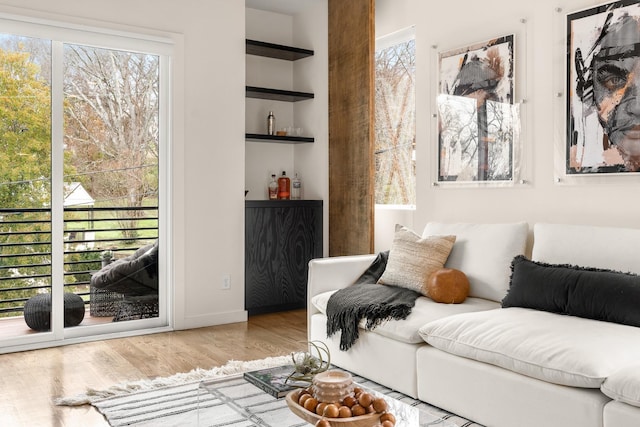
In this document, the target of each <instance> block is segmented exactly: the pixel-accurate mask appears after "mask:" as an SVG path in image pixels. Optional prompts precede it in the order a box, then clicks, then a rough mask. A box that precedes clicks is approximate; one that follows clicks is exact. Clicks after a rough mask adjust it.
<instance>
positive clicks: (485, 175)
mask: <svg viewBox="0 0 640 427" xmlns="http://www.w3.org/2000/svg"><path fill="white" fill-rule="evenodd" d="M514 50H515V35H514V34H509V35H506V36H501V37H497V38H494V39H491V40H486V41H483V42H479V43H474V44H472V45H469V46H465V47H462V48H458V49H453V50H448V51H444V52H440V53H439V54H438V78H439V81H438V95H437V99H436V104H437V111H438V182H459V183H460V182H462V183H464V182H475V183H477V182H493V183H498V182H513V179H514V170H513V169H514V144H515V143H516V140H517V139H518V138H519V130H520V118H519V109H518V106H517V105H516V104H515V103H514V97H515V56H514Z"/></svg>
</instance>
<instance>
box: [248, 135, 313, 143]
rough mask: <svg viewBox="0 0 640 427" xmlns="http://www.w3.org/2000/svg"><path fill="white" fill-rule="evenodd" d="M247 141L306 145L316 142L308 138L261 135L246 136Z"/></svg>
mask: <svg viewBox="0 0 640 427" xmlns="http://www.w3.org/2000/svg"><path fill="white" fill-rule="evenodd" d="M245 139H246V140H247V141H257V142H280V143H283V144H304V143H309V142H314V139H313V138H311V137H308V136H289V135H287V136H280V135H264V134H260V133H247V134H245Z"/></svg>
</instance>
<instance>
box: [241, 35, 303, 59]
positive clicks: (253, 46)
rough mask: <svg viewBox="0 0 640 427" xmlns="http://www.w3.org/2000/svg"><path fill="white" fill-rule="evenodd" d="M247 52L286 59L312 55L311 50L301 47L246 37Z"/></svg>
mask: <svg viewBox="0 0 640 427" xmlns="http://www.w3.org/2000/svg"><path fill="white" fill-rule="evenodd" d="M247 54H248V55H256V56H265V57H267V58H276V59H284V60H287V61H296V60H298V59H302V58H307V57H309V56H313V51H312V50H309V49H301V48H298V47H291V46H284V45H281V44H274V43H267V42H260V41H257V40H249V39H247Z"/></svg>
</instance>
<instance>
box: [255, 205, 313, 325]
mask: <svg viewBox="0 0 640 427" xmlns="http://www.w3.org/2000/svg"><path fill="white" fill-rule="evenodd" d="M321 215H322V209H321V208H320V209H317V208H315V207H307V206H291V207H265V208H247V209H246V214H245V224H246V226H245V284H246V286H245V308H246V309H247V310H248V311H249V313H250V314H256V313H262V312H268V311H278V310H288V309H294V308H304V307H305V305H306V299H307V274H308V263H309V260H311V259H312V258H315V257H320V256H322V218H321Z"/></svg>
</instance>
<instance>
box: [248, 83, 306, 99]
mask: <svg viewBox="0 0 640 427" xmlns="http://www.w3.org/2000/svg"><path fill="white" fill-rule="evenodd" d="M313 97H314V96H313V94H312V93H308V92H296V91H293V90H282V89H270V88H266V87H256V86H247V98H257V99H271V100H273V101H285V102H298V101H304V100H307V99H313Z"/></svg>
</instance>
